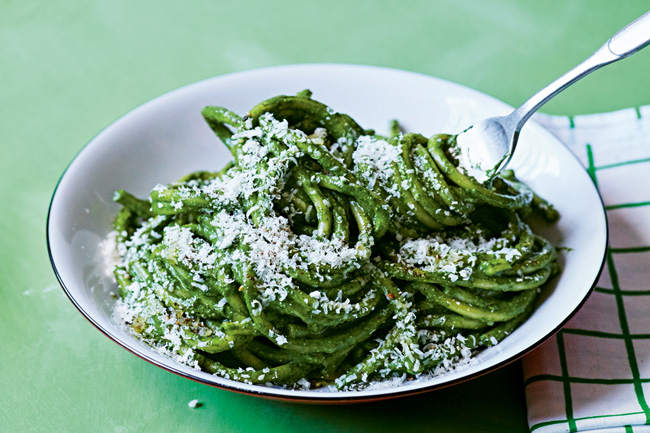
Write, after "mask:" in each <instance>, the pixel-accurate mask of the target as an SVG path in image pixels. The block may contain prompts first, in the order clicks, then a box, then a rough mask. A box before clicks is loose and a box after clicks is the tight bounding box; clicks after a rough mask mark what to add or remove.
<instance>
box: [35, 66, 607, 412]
mask: <svg viewBox="0 0 650 433" xmlns="http://www.w3.org/2000/svg"><path fill="white" fill-rule="evenodd" d="M304 67H316V68H319V67H335V68H367V69H372V70H383V71H386V72H394V73H395V72H397V73H405V74H412V75H415V76H419V77H424V78H428V79H434V80H438V81H441V82H445V83H446V84H450V85H453V86H460V87H462V88H464V89H469V90H471V91H473V92H478V93H479V94H481V95H483V96H487V97H489V98H492V99H494V100H496V101H499V102H501V103H503V102H502V101H501V100H499V99H497V98H495V97H493V96H490V95H487V94H485V93H483V92H481V91H478V90H476V89H473V88H471V87H468V86H464V85H462V84H459V83H455V82H453V81H450V80H446V79H443V78H438V77H434V76H430V75H426V74H422V73H417V72H412V71H407V70H402V69H397V68H388V67H383V66H372V65H358V64H349V63H296V64H288V65H279V66H271V67H262V68H256V69H250V70H245V71H239V72H232V73H228V74H223V75H218V76H214V77H210V78H206V79H203V80H200V81H196V82H193V83H190V84H186V85H183V86H180V87H178V88H176V89H173V90H171V91H167V92H165V93H162V94H160V95H158V96H156V97H154V98H152V99H150V100H148V101H146V102H144V103H142V104H139V105H137V106H136V107H133V108H132V109H130V110H128V111H127V112H125V113H124V114H123V115H121V116H119V117H118V118H116V119H115V120H113V121H112V122H110V123H109V124H107V125H106V126H105V127H104V128H102V129H101V130H100V131H98V132H97V133H96V134H95V135H94V136H93V137H92V138H91V139H90V140H88V141H87V142H86V143H85V144H84V145H83V146H82V147H81V148H80V149H79V151H78V152H77V153H76V154H75V156H74V157H73V158H72V159H71V160H70V162H69V163H68V164H67V166H66V167H65V169H64V171H63V172H62V174H61V176H60V177H59V179H58V180H57V183H56V186H55V188H54V190H53V192H52V196H51V199H50V203H49V206H48V211H47V218H46V227H45V236H46V244H47V252H48V257H49V260H50V264H51V266H52V270H53V271H54V274H55V276H56V278H57V281H58V282H59V285H60V286H61V288H62V289H63V291H64V293H65V294H66V296H67V297H68V299H69V300H70V301H71V302H72V304H73V305H74V306H75V308H76V309H77V310H78V311H79V312H80V313H81V314H82V315H83V316H84V317H85V318H86V320H88V321H89V322H90V323H91V324H92V325H93V326H94V327H95V328H96V329H98V330H99V331H100V332H101V333H102V334H104V335H105V336H106V337H108V338H109V339H110V340H111V341H113V342H115V343H116V344H118V345H119V346H121V347H122V348H124V349H126V350H127V351H129V352H130V353H132V354H134V355H136V356H138V357H139V358H140V359H143V360H145V361H147V362H149V363H150V364H153V365H155V366H157V367H160V368H162V369H164V370H166V371H168V372H171V373H174V374H176V375H177V376H181V377H184V378H187V379H190V380H192V381H194V382H198V383H202V384H205V385H208V386H211V387H215V388H218V389H223V390H228V391H233V392H237V393H240V394H245V395H252V396H257V397H263V398H266V399H271V400H277V401H284V402H291V403H307V404H334V405H336V404H350V403H369V402H376V401H384V400H389V399H393V398H399V397H405V396H412V395H417V394H423V393H426V392H430V391H433V390H437V389H442V388H447V387H449V386H453V385H456V384H459V383H463V382H466V381H469V380H472V379H475V378H477V377H480V376H482V375H484V374H488V373H490V372H493V371H495V370H497V369H499V368H502V367H504V366H505V365H508V364H510V363H512V362H514V361H516V360H518V359H521V358H522V357H523V356H525V355H526V354H528V353H530V352H532V351H533V350H535V349H536V348H537V347H539V346H541V345H542V344H543V343H544V342H546V341H547V340H548V339H549V338H551V337H552V336H553V335H555V334H556V333H557V332H558V331H559V330H560V329H561V328H563V327H564V325H566V323H567V322H568V321H569V320H570V319H571V318H572V317H573V316H574V315H575V314H576V313H577V312H578V311H579V310H580V309H581V308H582V306H583V305H584V304H585V302H586V301H587V299H588V298H589V296H590V295H591V294H592V292H593V290H594V288H595V287H596V285H597V283H598V280H599V278H600V275H601V274H602V272H603V269H604V267H605V263H606V260H607V252H608V248H609V225H608V217H607V212H606V210H605V205H604V202H603V199H602V197H601V195H600V193H599V191H598V188H597V186H596V185H595V184H594V185H593V188H594V189H595V191H596V193H597V196H598V200H599V202H600V207H601V208H602V215H603V217H604V248H603V257H602V259H601V260H600V268H599V270H598V272H597V273H596V275H595V278H594V281H593V282H592V283H591V285H590V288H589V290H587V291H586V292H585V295H584V297H583V298H582V300H581V301H580V302H579V303H578V304H577V305H576V307H575V308H574V309H573V310H572V311H571V313H570V314H568V315H567V316H566V317H565V318H564V319H563V320H561V321H560V323H559V324H558V325H557V326H556V327H555V328H553V329H552V330H550V331H549V332H548V333H547V334H546V335H544V336H543V337H542V338H540V339H539V340H537V341H536V342H535V343H533V344H531V345H529V346H528V347H526V348H525V349H523V350H520V351H519V352H517V353H515V354H513V355H511V356H510V357H508V358H506V359H504V360H502V361H500V362H498V363H496V364H494V365H492V366H489V367H486V368H483V369H482V370H479V371H477V372H474V373H471V374H467V375H464V376H461V377H458V378H454V379H451V380H448V381H445V382H443V383H435V384H431V385H424V386H422V387H418V388H412V389H406V390H399V388H400V387H392V388H385V389H383V390H382V391H384V392H382V393H380V394H373V395H350V393H349V392H346V393H340V394H339V395H337V393H320V392H313V393H311V394H310V395H309V396H307V395H290V394H282V395H279V394H275V393H273V390H274V388H267V389H268V392H267V391H266V390H264V389H259V390H256V389H247V388H246V387H244V385H245V384H243V383H241V384H239V382H236V381H228V382H229V383H226V384H220V383H215V382H212V381H209V380H207V379H205V378H203V377H200V376H198V375H194V374H192V373H191V372H185V371H182V370H180V369H177V368H175V367H174V366H172V365H167V364H164V363H162V362H160V361H158V360H156V359H154V358H153V357H150V356H148V355H147V354H146V353H144V352H139V351H138V350H136V349H134V348H132V347H131V346H130V345H129V344H127V343H126V342H124V341H122V340H120V339H119V338H118V337H117V336H114V335H113V334H112V333H111V332H110V331H108V330H107V329H105V328H104V327H103V326H102V325H101V324H99V323H98V322H97V321H96V320H95V319H94V318H93V316H92V314H90V313H89V312H87V311H86V310H84V308H83V307H82V306H81V305H80V303H79V302H78V301H77V300H76V299H75V297H74V295H73V294H72V293H71V291H70V290H69V289H68V287H67V286H66V283H65V282H64V281H63V278H62V276H61V274H60V272H59V270H58V268H57V265H56V261H55V258H54V253H53V251H52V245H51V237H50V226H51V220H52V208H53V206H54V203H55V200H56V198H57V193H58V192H59V187H60V185H61V182H62V180H63V179H64V177H65V176H66V175H67V173H68V172H69V169H70V167H71V166H72V165H73V164H74V163H75V161H77V159H78V158H79V156H80V155H81V154H82V153H83V152H85V151H86V150H87V149H88V148H89V146H90V145H91V144H92V143H93V142H95V140H96V139H97V138H98V137H99V136H100V135H102V134H103V133H104V132H105V131H107V130H108V129H110V128H112V126H113V125H114V124H116V123H118V122H120V121H121V120H122V119H124V118H126V117H128V116H129V115H131V114H132V113H133V112H135V111H136V110H140V109H141V108H143V107H146V106H148V105H151V104H154V103H156V101H158V100H159V99H162V98H164V97H166V96H168V95H170V94H172V93H177V92H181V91H183V90H186V89H188V88H190V87H193V86H200V85H202V84H205V83H207V82H209V81H212V80H216V79H223V78H226V77H232V76H236V75H242V74H247V73H262V72H265V71H271V70H281V69H293V68H304ZM504 104H505V103H504ZM529 122H532V123H534V124H535V125H536V126H537V127H538V128H541V129H542V130H544V131H545V132H547V133H549V134H550V132H549V131H548V130H547V129H546V128H544V127H543V126H542V125H541V124H539V123H537V122H536V121H535V120H534V119H531V120H529ZM551 135H552V134H551ZM556 139H557V138H556ZM557 141H558V142H560V143H561V144H562V145H563V146H565V147H566V145H565V144H564V143H563V142H562V141H561V140H559V139H557ZM567 150H568V153H569V154H570V155H571V157H572V158H573V159H575V160H576V162H577V163H578V164H579V165H580V166H581V167H583V165H582V162H581V161H580V160H579V158H578V157H577V156H576V155H575V153H574V152H572V151H571V150H570V149H567ZM583 169H584V167H583ZM584 171H587V170H586V169H584ZM587 175H588V173H587ZM231 383H232V384H231ZM238 385H242V386H238Z"/></svg>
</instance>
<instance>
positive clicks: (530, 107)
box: [508, 12, 650, 134]
mask: <svg viewBox="0 0 650 433" xmlns="http://www.w3.org/2000/svg"><path fill="white" fill-rule="evenodd" d="M648 44H650V12H646V13H645V14H644V15H642V16H641V17H639V18H637V19H636V20H634V21H632V22H631V23H630V24H628V25H627V26H625V27H623V28H622V29H621V30H619V31H618V32H616V34H615V35H614V36H612V37H611V38H610V39H609V40H608V41H607V42H605V44H604V45H603V46H602V47H600V48H599V49H598V50H597V51H596V52H595V53H594V54H592V55H591V56H589V57H588V58H587V59H585V60H584V61H583V62H582V63H580V64H579V65H578V66H576V67H575V68H573V69H571V70H570V71H569V72H567V73H566V74H564V75H562V76H561V77H560V78H558V79H557V80H555V81H553V82H552V83H551V84H549V85H548V86H546V87H544V88H543V89H542V90H540V91H539V92H537V93H536V94H535V95H533V96H532V97H531V98H530V99H528V100H527V101H526V102H524V103H523V104H521V106H520V107H519V108H517V109H516V110H515V111H513V112H512V114H510V115H509V116H508V117H510V121H511V122H512V123H513V124H515V125H517V126H516V127H515V131H516V133H517V134H518V133H519V131H521V128H522V127H523V126H524V123H526V121H527V120H528V119H529V118H530V116H532V115H533V113H535V112H536V111H537V110H538V109H539V108H540V107H541V106H542V105H544V104H545V103H546V102H548V101H549V100H550V99H551V98H553V97H554V96H555V95H557V94H558V93H560V92H561V91H562V90H564V89H566V88H567V87H569V86H570V85H571V84H573V83H575V82H576V81H578V80H579V79H581V78H583V77H585V76H587V75H589V74H590V73H592V72H593V71H595V70H596V69H600V68H602V67H603V66H605V65H608V64H610V63H614V62H616V61H618V60H621V59H624V58H626V57H628V56H631V55H632V54H634V53H636V52H637V51H639V50H641V49H643V48H645V47H646V46H648Z"/></svg>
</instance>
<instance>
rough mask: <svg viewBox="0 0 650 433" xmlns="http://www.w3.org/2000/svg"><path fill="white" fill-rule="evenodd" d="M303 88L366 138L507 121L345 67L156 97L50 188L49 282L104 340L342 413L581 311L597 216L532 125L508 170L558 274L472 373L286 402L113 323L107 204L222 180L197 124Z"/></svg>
mask: <svg viewBox="0 0 650 433" xmlns="http://www.w3.org/2000/svg"><path fill="white" fill-rule="evenodd" d="M306 88H309V89H311V90H312V91H313V93H314V98H315V99H316V100H319V101H322V102H324V103H325V104H327V105H329V106H331V107H332V108H333V109H334V110H336V111H340V112H343V113H347V114H349V115H351V116H352V117H353V118H354V119H356V120H357V121H358V122H359V123H360V124H361V125H362V126H363V127H364V128H375V129H376V130H377V131H378V132H380V133H381V132H386V130H387V129H388V124H389V121H390V120H391V119H399V120H400V122H401V124H402V125H403V127H404V128H405V129H406V130H407V131H412V132H420V133H422V134H424V135H426V136H429V135H433V134H434V133H438V132H448V133H455V132H459V131H461V130H463V129H465V128H467V127H468V126H470V125H471V124H473V123H475V122H476V121H478V120H480V119H482V118H485V117H489V116H494V115H501V114H506V113H508V112H509V111H510V110H511V107H509V106H508V105H506V104H504V103H502V102H500V101H498V100H495V99H494V98H491V97H489V96H486V95H484V94H482V93H479V92H477V91H475V90H472V89H468V88H466V87H463V86H460V85H457V84H454V83H450V82H448V81H444V80H440V79H437V78H432V77H428V76H424V75H419V74H414V73H410V72H404V71H398V70H392V69H385V68H377V67H369V66H352V65H296V66H283V67H276V68H269V69H261V70H255V71H250V72H243V73H236V74H232V75H225V76H222V77H216V78H213V79H209V80H206V81H202V82H199V83H196V84H192V85H189V86H187V87H183V88H181V89H178V90H175V91H173V92H170V93H168V94H165V95H163V96H160V97H158V98H156V99H154V100H152V101H150V102H148V103H146V104H144V105H142V106H140V107H138V108H136V109H135V110H133V111H131V112H129V113H127V114H126V115H124V116H123V117H121V118H120V119H118V120H116V121H115V122H114V123H112V124H111V125H109V126H108V127H107V128H106V129H104V130H103V131H101V132H100V133H99V134H98V135H97V136H96V137H95V138H94V139H93V140H91V141H90V142H89V143H88V144H87V145H86V146H85V147H84V148H83V149H82V150H81V151H80V152H79V154H78V155H77V156H76V157H75V159H74V160H73V161H72V162H71V163H70V165H69V167H68V168H67V170H66V171H65V172H64V173H63V175H62V177H61V179H60V181H59V184H58V185H57V187H56V190H55V192H54V196H53V197H52V202H51V205H50V211H49V215H48V222H47V240H48V248H49V253H50V259H51V262H52V266H53V268H54V271H55V273H56V275H57V277H58V279H59V282H60V283H61V286H62V287H63V289H64V290H65V292H66V294H67V295H68V297H69V298H70V300H71V301H72V302H73V303H74V305H75V306H76V307H77V308H78V309H79V311H80V312H81V313H82V314H83V315H84V316H86V318H87V319H88V320H89V321H90V322H91V323H92V324H93V325H95V326H96V327H97V328H98V329H99V330H100V331H102V332H103V333H104V334H106V335H107V336H108V337H110V338H111V339H112V340H114V341H115V342H116V343H118V344H120V345H121V346H122V347H124V348H126V349H127V350H129V351H131V352H133V353H134V354H136V355H138V356H140V357H141V358H143V359H145V360H147V361H149V362H151V363H153V364H155V365H158V366H160V367H162V368H164V369H166V370H169V371H172V372H174V373H176V374H179V375H181V376H185V377H187V378H190V379H193V380H196V381H199V382H203V383H206V384H208V385H213V386H217V387H220V388H226V389H230V390H234V391H238V392H244V393H249V394H255V395H262V396H266V397H271V398H278V399H285V400H302V401H311V402H332V403H343V402H351V401H368V400H377V399H383V398H391V397H396V396H401V395H407V394H414V393H419V392H423V391H427V390H431V389H435V388H440V387H443V386H448V385H451V384H454V383H458V382H461V381H464V380H467V379H470V378H473V377H476V376H478V375H480V374H483V373H485V372H487V371H490V370H493V369H495V368H498V367H500V366H503V365H505V364H506V363H508V362H511V361H513V360H515V359H517V358H518V357H520V356H522V355H523V354H525V353H527V352H528V351H530V350H532V349H533V348H534V347H536V346H538V345H539V344H541V343H542V342H543V341H544V340H546V339H547V338H548V337H550V336H551V335H552V334H553V333H555V332H556V331H557V330H558V329H559V328H560V327H561V326H562V325H563V324H564V323H566V321H567V320H568V319H569V317H570V316H571V315H573V314H574V313H575V312H576V311H577V310H578V308H579V307H580V306H581V305H582V303H583V302H584V300H585V299H586V297H587V296H588V294H589V293H590V291H591V289H592V287H593V285H594V284H595V281H596V280H597V278H598V275H599V273H600V271H601V269H602V265H603V263H604V257H605V249H606V244H607V224H606V217H605V211H604V208H603V205H602V202H601V200H600V197H599V195H598V192H597V190H596V188H595V186H594V184H593V182H592V181H591V180H590V178H589V176H588V175H587V173H586V171H585V170H584V168H583V167H582V166H581V164H580V163H579V162H578V160H577V159H576V158H575V157H574V155H573V154H572V153H571V152H570V151H569V150H568V149H567V148H566V147H564V146H563V145H562V144H561V143H560V142H559V141H558V140H557V139H556V138H555V137H554V136H553V135H551V134H550V133H549V132H548V131H546V130H545V129H543V128H542V127H541V126H539V125H537V124H535V123H534V122H533V121H529V122H528V124H527V125H526V127H525V128H524V131H523V133H522V136H521V139H520V144H519V146H518V149H517V152H516V154H515V158H514V159H513V161H512V163H511V167H513V168H514V169H515V170H516V173H517V175H518V177H519V178H521V179H522V180H523V181H525V182H526V183H528V184H529V185H530V186H531V187H532V188H533V189H534V190H535V191H537V192H538V193H539V194H540V195H542V196H543V197H545V198H547V199H548V200H549V201H550V202H551V203H553V204H554V205H555V206H556V208H557V209H558V210H559V212H560V214H561V219H560V221H559V222H558V223H557V224H556V225H554V226H540V227H536V228H535V229H536V231H538V232H539V233H541V234H542V235H543V236H546V237H547V238H549V239H550V240H551V241H552V242H554V243H555V245H558V246H562V247H567V248H566V249H561V252H560V262H561V264H562V267H563V272H562V274H561V275H560V277H559V278H556V279H555V281H553V282H552V283H551V284H550V285H549V286H548V287H546V288H545V290H544V292H543V295H542V297H541V299H540V301H539V303H538V306H537V308H536V310H535V312H534V314H533V315H532V316H531V317H530V319H529V320H528V321H526V322H525V323H524V324H523V325H522V326H520V327H519V328H518V329H517V330H516V331H515V332H513V333H512V334H511V335H510V336H508V337H507V338H506V339H505V340H503V341H502V342H501V343H500V344H498V345H497V346H495V347H492V348H489V349H486V350H484V351H482V352H481V353H479V354H478V355H477V360H478V362H477V363H475V364H474V365H471V366H469V367H468V368H466V369H464V370H462V371H456V372H451V373H448V374H446V375H443V376H439V377H436V378H433V379H431V380H428V381H425V382H416V383H406V384H403V385H400V386H397V387H394V388H387V389H381V390H380V389H375V390H365V391H346V392H323V391H293V390H285V389H278V388H271V387H265V386H257V385H247V384H244V383H240V382H234V381H231V380H227V379H223V378H220V377H217V376H213V375H210V374H208V373H204V372H201V371H197V370H194V369H192V368H190V367H187V366H185V365H181V364H178V363H177V362H175V361H173V360H171V359H169V358H166V357H165V356H163V355H161V354H159V353H157V352H155V351H153V350H152V349H151V348H149V347H148V346H147V345H145V344H144V343H142V342H140V341H139V340H137V339H136V338H134V337H133V336H131V335H129V334H128V333H127V332H125V331H124V330H123V329H122V328H121V327H120V326H119V325H118V324H116V323H115V322H114V321H113V320H112V319H111V313H112V306H113V304H114V302H115V298H114V296H113V292H116V286H115V283H114V282H113V281H112V278H111V276H110V275H109V273H107V272H106V269H105V267H104V266H103V265H102V264H101V263H100V262H99V260H98V258H99V257H100V251H99V247H100V242H101V241H102V240H103V239H104V238H105V236H106V235H107V233H108V232H109V231H110V230H111V228H112V227H111V222H112V219H113V217H114V216H115V214H116V213H117V211H118V209H119V206H118V205H117V204H115V203H114V202H113V201H112V197H113V192H114V191H115V190H117V189H120V188H122V189H125V190H127V191H129V192H132V193H134V194H135V195H138V196H140V197H147V196H148V195H149V192H150V190H151V189H152V188H153V187H154V186H155V185H156V184H158V183H169V182H173V181H175V180H176V179H178V178H180V177H181V176H183V175H185V174H187V173H190V172H192V171H196V170H210V171H214V170H215V169H218V168H221V167H222V166H223V165H224V164H225V163H226V161H228V160H229V158H230V154H229V152H228V151H227V150H226V148H225V146H224V145H223V144H221V143H220V142H219V141H218V139H217V138H216V137H215V136H214V134H213V133H212V131H211V130H210V128H209V127H208V126H207V125H206V124H205V122H204V120H203V118H202V116H201V114H200V111H201V108H203V107H204V106H205V105H221V106H224V107H227V108H229V109H231V110H233V111H235V112H238V113H240V114H244V113H246V112H247V111H248V110H249V109H250V108H251V107H253V106H254V105H255V104H257V103H258V102H260V101H262V100H264V99H267V98H269V97H272V96H275V95H279V94H295V93H297V92H298V91H300V90H303V89H306Z"/></svg>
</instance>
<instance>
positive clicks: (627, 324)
mask: <svg viewBox="0 0 650 433" xmlns="http://www.w3.org/2000/svg"><path fill="white" fill-rule="evenodd" d="M535 120H537V121H538V122H540V123H541V124H542V125H544V126H545V127H546V128H548V129H549V130H550V131H551V132H553V133H554V134H555V135H556V136H557V137H558V138H559V139H560V140H562V141H563V142H564V143H565V144H566V145H567V146H568V147H569V148H570V149H571V150H572V151H573V152H574V153H575V154H576V155H577V156H578V158H580V160H581V161H582V163H583V164H584V165H585V168H586V169H587V171H588V173H589V174H590V176H591V177H592V179H593V181H594V182H595V184H596V185H597V186H598V189H599V191H600V194H601V196H602V198H603V202H604V204H605V209H606V212H607V219H608V227H609V248H608V252H607V259H606V263H605V267H604V269H603V272H602V274H601V276H600V279H599V281H598V283H597V285H596V288H595V289H594V291H593V292H592V294H591V295H590V296H589V299H588V300H587V301H586V303H585V304H584V306H583V307H582V308H581V309H580V311H578V313H577V314H576V315H575V316H574V317H573V318H572V319H571V320H570V321H569V322H568V323H567V325H566V326H565V327H564V328H563V329H562V330H560V331H559V332H558V333H557V334H556V335H555V336H554V337H553V338H551V339H549V340H548V341H547V342H545V343H544V344H543V345H542V346H540V347H539V348H538V349H536V350H535V351H533V352H531V353H530V354H529V355H527V356H526V357H525V358H524V360H523V366H524V379H525V389H526V400H527V405H528V423H529V426H530V431H531V432H535V433H549V432H583V431H595V432H599V433H600V432H603V433H605V432H606V433H614V432H650V106H645V107H641V108H636V109H635V108H632V109H626V110H621V111H616V112H612V113H604V114H594V115H584V116H576V117H560V116H547V115H536V116H535Z"/></svg>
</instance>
